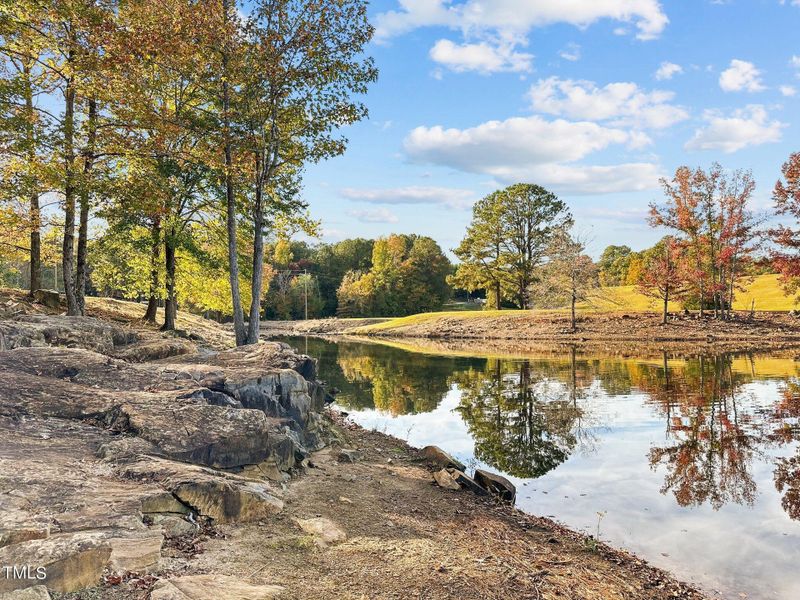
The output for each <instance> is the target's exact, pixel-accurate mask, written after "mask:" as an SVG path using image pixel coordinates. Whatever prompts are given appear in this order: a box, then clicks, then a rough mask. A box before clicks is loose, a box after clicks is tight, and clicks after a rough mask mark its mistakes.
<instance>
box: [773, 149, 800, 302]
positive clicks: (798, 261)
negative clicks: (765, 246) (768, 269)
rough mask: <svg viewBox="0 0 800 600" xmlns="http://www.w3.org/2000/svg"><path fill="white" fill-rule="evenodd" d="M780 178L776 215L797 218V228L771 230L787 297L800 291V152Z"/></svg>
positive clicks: (784, 227) (774, 265)
mask: <svg viewBox="0 0 800 600" xmlns="http://www.w3.org/2000/svg"><path fill="white" fill-rule="evenodd" d="M781 172H782V175H783V179H779V180H778V182H777V183H776V184H775V189H774V190H773V192H772V199H773V200H774V202H775V212H776V213H777V214H778V215H780V216H789V217H791V218H793V219H794V221H795V224H794V227H790V226H788V225H778V226H777V227H774V228H772V229H771V230H770V231H769V235H770V238H771V239H772V242H773V243H774V244H775V245H776V246H777V248H776V249H775V250H773V251H772V253H771V258H772V264H773V267H774V268H775V270H776V271H777V272H778V273H780V275H781V284H782V286H783V289H784V291H785V292H786V293H787V294H797V292H798V290H800V228H798V226H797V223H798V222H800V152H795V153H793V154H792V155H791V156H790V157H789V160H787V161H786V162H785V163H784V164H783V167H782V169H781Z"/></svg>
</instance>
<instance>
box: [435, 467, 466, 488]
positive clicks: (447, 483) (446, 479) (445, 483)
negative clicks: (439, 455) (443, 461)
mask: <svg viewBox="0 0 800 600" xmlns="http://www.w3.org/2000/svg"><path fill="white" fill-rule="evenodd" d="M433 479H434V480H435V481H436V484H437V485H438V486H439V487H442V488H444V489H446V490H460V489H461V486H460V485H459V484H458V482H457V481H456V479H455V477H453V475H452V474H450V473H449V472H448V470H447V469H442V470H441V471H436V473H434V474H433Z"/></svg>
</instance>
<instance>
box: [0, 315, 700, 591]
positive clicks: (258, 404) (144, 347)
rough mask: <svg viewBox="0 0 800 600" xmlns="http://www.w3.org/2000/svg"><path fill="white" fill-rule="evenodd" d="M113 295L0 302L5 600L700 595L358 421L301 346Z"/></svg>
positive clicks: (0, 539) (485, 476) (0, 520)
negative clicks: (143, 311) (247, 337)
mask: <svg viewBox="0 0 800 600" xmlns="http://www.w3.org/2000/svg"><path fill="white" fill-rule="evenodd" d="M18 304H19V303H18ZM116 308H119V307H114V306H112V305H107V306H104V307H103V311H97V312H96V314H100V315H102V316H103V318H102V319H99V318H92V317H85V318H67V317H63V316H58V315H54V314H51V313H48V312H47V311H40V310H39V309H38V308H37V307H30V306H21V310H18V311H15V314H14V315H11V316H9V317H7V318H5V319H1V320H0V440H2V443H0V566H2V567H3V570H2V572H0V598H3V600H6V599H13V600H24V599H26V598H27V599H46V598H52V599H54V600H79V599H80V600H94V599H108V600H134V599H136V600H211V599H212V598H213V599H219V598H226V599H230V600H263V599H266V598H303V599H306V598H308V599H316V598H319V599H322V598H331V597H333V598H354V599H360V598H381V599H382V598H409V597H420V598H455V597H458V598H476V599H477V598H509V597H513V598H561V597H568V598H597V597H602V598H635V599H636V598H647V599H651V598H652V599H655V598H701V597H703V596H702V595H701V594H700V593H699V592H697V591H696V590H694V589H693V588H691V587H690V586H686V585H684V584H682V583H679V582H678V581H676V580H675V579H673V578H672V577H671V576H670V575H668V574H666V573H663V572H661V571H659V570H657V569H653V568H651V567H649V566H648V565H646V564H645V563H644V562H642V561H639V560H638V559H636V558H635V557H633V556H631V555H628V554H626V553H623V552H618V551H616V550H613V549H611V548H608V547H606V546H605V545H603V544H602V543H599V542H598V541H597V540H594V541H592V540H588V539H587V538H585V537H584V536H582V535H580V534H576V533H573V532H569V531H568V530H566V529H564V528H562V527H560V526H558V525H556V524H555V523H552V522H549V521H547V520H546V519H538V518H536V517H531V516H529V515H524V514H523V513H521V512H519V511H516V510H515V509H513V507H512V505H511V504H509V502H508V500H511V501H513V486H511V487H510V488H509V487H508V486H510V484H508V485H505V484H504V482H503V481H502V478H498V477H497V476H494V475H492V474H490V473H476V474H475V475H474V476H473V477H470V476H468V475H466V469H465V468H464V465H460V464H456V463H455V462H454V461H453V460H452V459H451V458H449V457H446V456H445V457H444V458H443V457H442V455H440V454H438V453H437V451H436V449H431V448H429V449H424V450H422V451H420V450H416V449H413V448H410V447H408V446H407V445H406V444H405V443H403V442H402V441H400V440H396V439H394V438H391V437H389V436H385V435H382V434H379V433H377V432H368V431H364V430H362V429H360V428H358V427H356V426H354V425H352V424H351V423H348V422H347V421H346V420H343V419H342V418H341V417H340V416H339V415H338V414H337V413H335V412H331V411H330V410H328V409H326V408H325V404H326V401H327V400H328V399H329V398H328V397H327V395H326V393H325V391H324V389H323V388H322V386H321V385H319V384H318V383H317V382H316V381H315V377H316V368H315V362H314V360H313V359H311V358H309V357H305V356H301V355H298V354H296V353H295V352H294V351H292V350H291V349H289V348H288V347H287V346H285V345H282V344H279V343H272V342H266V343H262V344H259V345H257V346H252V347H249V348H244V349H225V348H224V345H222V346H220V344H218V343H214V344H210V343H208V340H207V339H205V338H204V337H203V335H201V334H200V333H197V331H187V332H184V333H183V334H181V335H180V336H179V337H175V336H167V335H164V334H161V333H159V332H156V331H154V330H152V329H149V328H148V327H146V326H144V325H143V324H140V323H136V322H133V321H127V322H126V320H125V319H124V318H119V319H109V318H108V315H109V314H110V313H112V312H113V310H116ZM122 308H125V309H126V310H127V308H126V307H122ZM201 325H202V326H203V327H205V324H201ZM221 337H224V336H221ZM436 482H438V485H437V483H436ZM505 483H508V482H505ZM443 488H449V489H443ZM464 488H466V489H468V490H472V491H473V492H477V493H467V492H465V491H464ZM487 490H491V491H492V492H493V493H487ZM502 496H505V500H506V501H501V497H502Z"/></svg>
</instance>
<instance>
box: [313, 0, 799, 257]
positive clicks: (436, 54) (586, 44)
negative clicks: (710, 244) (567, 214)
mask: <svg viewBox="0 0 800 600" xmlns="http://www.w3.org/2000/svg"><path fill="white" fill-rule="evenodd" d="M370 15H371V21H372V23H373V25H374V26H375V28H376V33H375V38H374V40H373V41H372V42H371V43H370V45H369V47H368V48H367V52H368V53H369V54H370V55H371V56H373V57H374V59H375V61H376V65H377V67H378V68H379V70H380V76H379V80H378V82H377V83H376V84H374V85H373V86H372V87H371V89H370V92H369V93H368V94H367V95H366V96H365V97H364V102H365V103H366V105H367V107H368V108H369V111H370V118H369V120H366V121H363V122H361V123H359V124H357V125H355V126H352V127H349V128H347V129H346V130H345V131H344V132H343V133H344V135H345V136H346V137H347V138H348V140H349V144H348V149H347V151H346V153H345V154H344V155H343V156H341V157H338V158H336V159H332V160H329V161H327V162H325V163H321V164H316V165H311V166H310V167H309V168H308V171H307V175H306V179H305V182H306V185H305V191H304V193H305V197H306V199H307V200H308V202H309V204H310V208H311V212H312V215H313V216H314V217H315V218H317V219H320V220H321V222H322V238H321V239H322V240H323V241H326V242H335V241H338V240H341V239H345V238H348V237H370V238H373V237H379V236H385V235H388V234H390V233H418V234H421V235H428V236H430V237H432V238H434V239H435V240H436V241H437V242H438V243H439V244H440V245H441V246H442V248H443V249H445V250H447V251H450V250H452V249H453V248H455V247H456V246H457V245H458V243H459V241H460V239H461V238H462V236H463V234H464V231H465V229H466V227H467V225H468V224H469V221H470V217H471V207H472V204H473V203H474V202H475V201H476V200H477V199H479V198H481V197H483V196H485V195H487V194H489V193H491V192H492V191H494V190H496V189H501V188H503V187H506V186H507V185H511V184H513V183H518V182H524V183H536V184H539V185H542V186H544V187H546V188H548V189H550V190H552V191H553V192H555V193H557V194H558V195H559V197H560V198H561V199H562V200H564V201H565V202H566V203H567V204H568V205H569V207H570V209H571V211H572V213H573V215H574V216H575V221H576V225H575V228H576V231H577V232H579V233H580V234H581V236H582V237H585V238H587V239H589V240H590V242H589V248H588V251H589V253H590V254H592V255H594V256H598V255H599V254H600V253H601V252H602V249H603V248H604V247H605V246H607V245H609V244H627V245H629V246H631V247H632V248H633V249H634V250H639V249H642V248H645V247H648V246H649V245H651V244H653V243H654V242H655V241H657V240H658V239H659V238H660V237H661V236H662V235H663V233H664V232H662V231H656V230H651V229H650V228H649V227H648V226H647V224H646V220H645V219H646V215H647V207H648V205H649V203H650V202H653V201H656V202H658V201H660V200H661V191H660V186H659V178H660V177H664V176H669V175H670V174H673V173H674V172H675V169H676V168H677V167H679V166H681V165H688V166H691V167H697V166H701V167H704V168H707V167H708V166H709V165H710V164H711V163H713V162H714V161H718V162H720V163H721V164H722V165H723V166H724V167H725V168H728V169H739V168H744V169H752V171H753V174H754V176H755V179H756V182H757V184H758V187H757V189H756V192H755V196H754V200H753V205H754V208H756V209H757V210H760V211H767V210H768V209H769V207H770V206H771V191H772V188H773V186H774V184H775V181H776V180H777V179H778V177H779V175H780V167H781V165H782V164H783V162H785V161H786V159H787V158H788V156H789V154H790V153H791V152H793V151H800V143H798V142H797V139H798V127H800V122H798V121H800V119H798V117H800V40H799V39H798V36H797V31H798V26H800V0H669V1H663V2H659V1H657V0H559V1H558V2H554V1H552V0H374V1H373V2H372V3H371V4H370Z"/></svg>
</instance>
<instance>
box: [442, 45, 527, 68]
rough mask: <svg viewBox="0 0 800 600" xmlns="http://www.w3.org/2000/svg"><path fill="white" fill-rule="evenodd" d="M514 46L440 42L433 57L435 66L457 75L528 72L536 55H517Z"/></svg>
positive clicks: (523, 53) (521, 53)
mask: <svg viewBox="0 0 800 600" xmlns="http://www.w3.org/2000/svg"><path fill="white" fill-rule="evenodd" d="M514 46H515V44H514V43H513V42H503V43H499V44H496V45H493V44H490V43H488V42H480V43H476V44H456V43H454V42H452V41H450V40H439V41H438V42H436V44H434V46H433V48H431V51H430V56H431V59H433V60H434V61H435V62H437V63H439V64H441V65H444V66H445V67H447V68H449V69H451V70H453V71H456V72H464V71H478V72H479V73H483V74H489V73H496V72H499V71H511V72H529V71H531V69H532V64H533V55H532V54H527V53H525V52H515V51H514Z"/></svg>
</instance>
